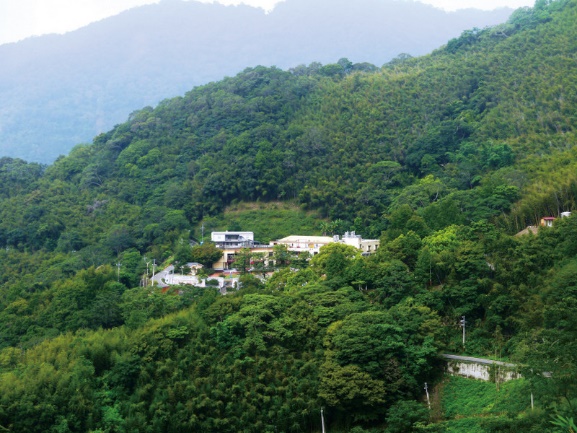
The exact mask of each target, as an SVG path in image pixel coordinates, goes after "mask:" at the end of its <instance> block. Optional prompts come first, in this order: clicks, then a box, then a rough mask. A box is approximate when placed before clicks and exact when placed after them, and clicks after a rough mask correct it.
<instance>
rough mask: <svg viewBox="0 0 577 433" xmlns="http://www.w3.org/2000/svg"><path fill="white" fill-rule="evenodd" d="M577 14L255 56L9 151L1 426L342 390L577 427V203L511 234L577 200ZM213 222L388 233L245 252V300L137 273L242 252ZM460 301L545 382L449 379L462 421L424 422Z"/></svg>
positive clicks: (160, 427) (137, 421)
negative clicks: (399, 44)
mask: <svg viewBox="0 0 577 433" xmlns="http://www.w3.org/2000/svg"><path fill="white" fill-rule="evenodd" d="M576 14H577V7H576V5H575V1H574V0H567V1H564V0H558V1H552V2H550V1H543V2H541V1H540V2H538V3H537V4H536V6H535V8H533V9H522V10H520V11H519V12H516V14H514V15H513V16H512V18H511V21H510V22H509V23H507V24H505V25H503V26H499V27H496V28H494V29H484V30H478V29H473V30H471V31H468V32H465V33H464V34H463V35H462V36H461V37H459V38H456V39H455V40H453V41H450V42H449V43H448V44H447V46H446V47H445V48H442V49H440V50H438V51H436V52H434V53H432V54H431V55H429V56H426V57H423V58H419V59H407V58H406V57H405V56H402V58H400V59H397V61H394V62H392V63H391V64H389V65H386V66H385V67H383V68H382V70H372V68H369V67H366V66H362V65H361V66H359V65H354V64H351V62H349V61H348V60H346V59H341V60H339V61H338V62H337V63H335V64H332V65H326V66H322V65H317V64H315V65H311V66H310V67H305V68H295V69H294V70H292V71H281V70H279V69H277V68H265V67H256V68H249V69H246V70H245V71H243V72H241V73H240V74H239V75H238V76H236V77H232V78H227V79H224V80H222V81H220V82H216V83H211V84H209V85H207V86H203V87H199V88H195V89H193V90H192V91H190V92H189V93H187V94H186V95H185V96H184V97H179V98H174V99H172V100H166V101H163V102H162V103H160V104H159V105H158V106H157V107H156V108H154V109H152V108H145V109H143V110H141V111H139V112H136V113H134V114H133V115H132V116H131V117H130V119H129V120H128V122H126V123H124V124H120V125H117V126H116V127H115V128H114V129H113V130H111V131H109V132H106V133H104V134H102V135H100V136H98V137H96V138H95V140H94V143H93V144H92V145H90V146H79V147H77V148H75V149H74V150H73V151H72V152H71V153H70V155H69V156H67V157H63V158H61V159H59V160H58V161H56V162H55V164H54V165H52V166H50V167H47V168H46V169H44V167H41V166H38V165H35V164H26V163H24V162H23V161H19V160H12V159H7V158H4V159H2V160H1V161H0V179H2V181H3V182H4V184H5V185H6V188H5V191H4V192H3V193H2V194H0V247H1V248H0V284H1V286H2V288H1V290H0V329H1V332H0V347H1V348H2V351H1V352H0V375H1V378H0V379H1V380H0V426H2V427H3V428H8V429H11V430H12V431H30V432H34V431H103V432H104V431H126V432H136V431H142V432H155V431H167V432H172V431H222V432H237V431H255V432H256V431H258V432H260V431H271V432H272V431H275V428H276V430H278V431H297V430H303V431H305V430H306V431H318V430H319V419H318V418H319V417H318V408H319V407H320V406H321V405H326V406H327V409H328V410H329V409H330V411H331V413H332V415H333V418H332V419H331V423H332V424H333V425H332V426H334V427H335V428H336V429H346V428H349V427H350V428H352V429H355V428H356V429H357V430H359V429H365V428H367V429H370V428H375V429H381V430H383V429H386V430H385V431H391V432H392V431H411V430H412V431H479V432H489V431H528V432H530V431H532V430H533V431H547V430H546V429H547V428H549V429H550V428H552V425H551V424H550V415H549V414H550V413H558V414H559V415H560V416H561V417H563V419H561V418H558V419H557V420H556V422H565V421H567V422H568V420H570V419H571V417H574V416H575V414H574V412H573V408H574V407H575V404H576V402H577V394H576V391H575V390H576V389H577V358H576V355H575V354H576V353H577V348H576V347H575V341H577V335H576V334H575V329H577V323H576V321H575V317H577V315H576V314H575V313H576V310H577V300H576V299H577V294H576V290H577V289H576V287H577V286H576V284H575V281H576V280H577V262H576V260H577V258H576V257H577V242H576V241H575V239H576V234H577V223H576V222H575V221H577V219H576V218H575V217H570V218H567V219H561V220H557V221H556V222H555V224H554V225H553V227H550V228H541V229H540V230H538V231H537V234H535V235H533V234H531V235H527V236H520V237H513V236H511V235H512V234H514V233H516V232H517V231H519V230H520V229H522V228H525V226H526V225H528V224H535V223H536V222H537V221H538V220H539V219H540V218H541V217H543V216H545V215H555V216H557V215H559V213H560V212H561V211H563V210H572V209H573V210H574V209H575V208H577V199H576V197H577V177H576V175H575V173H577V171H576V169H577V164H576V163H575V161H577V153H576V151H575V147H574V143H575V128H576V125H577V123H576V122H577V118H576V117H575V112H576V107H577V99H576V95H577V91H576V87H575V86H576V84H575V83H577V80H576V79H575V73H574V69H575V68H574V67H573V66H574V64H573V63H574V62H573V60H572V59H573V57H574V52H575V43H574V41H576V40H577V35H576V34H575V31H576V27H575V25H574V23H575V22H577V17H576ZM201 224H204V227H205V229H207V230H213V229H233V228H234V229H242V230H252V231H254V232H255V233H256V235H257V236H256V237H257V239H258V240H260V241H264V242H266V241H267V240H272V239H275V238H280V237H283V236H285V235H289V234H295V233H298V234H303V235H306V234H318V233H320V232H323V233H331V234H333V233H334V234H342V233H343V232H344V231H350V230H355V231H356V232H357V233H362V234H363V236H364V237H365V238H366V237H369V236H370V237H373V238H381V240H382V243H381V247H380V249H379V250H378V253H377V254H374V255H373V256H370V257H364V256H362V255H361V254H360V252H359V251H358V250H356V249H355V248H353V247H350V246H347V245H344V244H340V243H333V244H330V245H328V246H325V247H323V248H322V249H321V251H320V253H319V254H317V255H316V256H314V257H312V258H311V257H307V256H306V255H305V254H301V255H299V256H298V257H293V256H292V255H291V254H289V252H288V251H287V250H286V249H283V248H281V247H277V248H275V251H274V253H273V257H272V259H269V257H264V256H263V255H262V254H255V253H254V252H253V251H250V250H241V251H239V252H238V253H237V254H236V257H235V264H234V266H236V267H237V268H238V269H239V270H240V271H241V272H242V273H243V275H242V276H241V278H240V281H239V287H238V288H239V290H235V291H232V292H231V293H228V294H227V295H226V296H220V295H217V291H216V290H215V289H212V288H207V289H198V288H191V287H171V288H168V289H161V288H158V287H149V286H147V287H140V282H141V279H142V275H143V274H144V272H145V270H146V264H147V263H148V264H150V262H151V261H153V260H155V263H156V265H157V266H158V265H159V264H160V263H162V262H164V261H167V260H169V259H170V258H172V259H173V260H176V261H178V262H179V263H181V264H183V263H185V262H188V261H191V260H192V261H198V262H200V263H203V264H204V265H208V266H210V265H211V264H212V263H213V262H214V261H215V260H216V259H217V258H218V257H220V255H221V251H219V250H218V249H216V248H215V247H214V246H213V245H212V244H210V243H208V242H206V243H204V244H203V245H200V246H195V247H190V245H189V244H188V239H189V238H190V237H196V238H198V237H199V236H198V234H199V233H198V230H199V228H200V226H201ZM193 229H194V230H195V232H194V233H191V230H193ZM309 259H310V261H309ZM273 260H274V261H276V268H281V269H280V270H279V271H277V272H276V273H275V274H274V275H272V276H270V277H269V271H272V270H273V269H272V267H271V266H270V262H271V261H273ZM117 264H119V265H120V267H116V265H117ZM251 270H252V273H251ZM462 315H465V316H466V317H467V351H470V352H475V353H476V354H479V355H485V356H488V355H492V356H495V357H498V358H501V357H504V358H509V359H512V360H515V361H517V362H519V363H521V364H522V365H523V366H526V368H525V370H524V371H523V375H524V378H525V379H524V380H523V381H518V382H512V383H511V384H509V383H508V384H503V385H502V387H501V388H500V391H499V393H496V394H495V393H493V394H491V392H490V391H491V390H490V389H489V388H487V387H488V386H494V385H490V384H477V383H475V382H459V381H458V379H455V381H453V380H451V381H450V382H449V383H448V384H447V385H446V386H445V391H444V392H445V394H444V395H445V400H444V401H445V403H444V407H445V416H446V418H447V419H445V420H442V419H440V418H438V419H434V421H435V422H431V423H429V424H427V423H426V421H427V420H426V417H425V416H424V412H423V411H422V406H419V403H416V402H417V401H418V400H419V399H420V398H421V397H422V384H423V383H424V382H425V381H426V382H428V383H431V384H433V383H434V382H435V381H436V380H437V378H438V372H439V371H440V366H439V358H438V353H439V352H440V351H442V350H455V351H460V350H462V346H461V328H459V327H458V319H459V318H460V317H461V316H462ZM544 372H550V373H551V377H548V375H544V374H543V373H544ZM455 384H457V385H455ZM528 389H530V390H532V391H533V392H534V395H535V401H536V403H537V409H536V410H535V411H534V412H531V413H529V412H528V411H527V405H528V402H527V398H526V395H527V391H528ZM463 390H464V391H463ZM555 411H557V412H555ZM409 415H410V416H409ZM478 415H481V417H480V418H482V419H479V417H478ZM563 420H565V421H563ZM383 423H384V424H386V425H384V424H383ZM557 426H559V425H557ZM443 429H444V430H443ZM538 429H541V430H538Z"/></svg>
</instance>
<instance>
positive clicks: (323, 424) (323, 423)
mask: <svg viewBox="0 0 577 433" xmlns="http://www.w3.org/2000/svg"><path fill="white" fill-rule="evenodd" d="M321 425H322V427H323V433H325V416H324V415H323V408H322V407H321Z"/></svg>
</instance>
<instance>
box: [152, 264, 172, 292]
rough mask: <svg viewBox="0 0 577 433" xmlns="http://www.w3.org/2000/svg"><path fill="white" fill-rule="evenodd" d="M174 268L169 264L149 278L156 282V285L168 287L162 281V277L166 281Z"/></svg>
mask: <svg viewBox="0 0 577 433" xmlns="http://www.w3.org/2000/svg"><path fill="white" fill-rule="evenodd" d="M173 270H174V266H172V265H170V266H169V267H167V268H166V269H163V270H162V271H159V272H157V273H156V274H155V275H154V277H152V278H151V280H152V281H153V284H154V282H156V283H157V284H158V287H168V285H167V284H165V283H163V282H162V279H163V278H164V279H165V280H167V281H168V275H169V274H170V273H171V272H172V271H173Z"/></svg>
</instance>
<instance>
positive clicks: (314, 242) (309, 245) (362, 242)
mask: <svg viewBox="0 0 577 433" xmlns="http://www.w3.org/2000/svg"><path fill="white" fill-rule="evenodd" d="M334 242H338V243H341V244H346V245H351V246H353V247H355V248H358V249H359V250H361V253H362V254H363V255H370V254H373V253H374V252H376V251H377V250H378V248H379V244H380V242H379V240H375V239H363V238H362V237H361V236H360V235H357V234H355V232H346V233H345V234H344V235H343V237H342V239H341V238H340V237H339V236H332V237H331V236H299V235H295V236H288V237H286V238H282V239H279V240H278V241H273V242H271V245H278V244H280V245H286V246H287V249H288V250H289V251H293V252H297V253H298V252H303V251H308V252H309V253H310V254H311V255H313V256H314V255H315V254H318V253H319V251H320V249H321V247H324V246H325V245H328V244H331V243H334Z"/></svg>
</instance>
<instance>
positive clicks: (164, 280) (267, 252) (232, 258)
mask: <svg viewBox="0 0 577 433" xmlns="http://www.w3.org/2000/svg"><path fill="white" fill-rule="evenodd" d="M211 242H212V243H213V244H214V245H215V246H216V248H218V249H220V250H221V251H222V255H221V257H220V258H219V259H218V260H217V261H215V262H214V263H213V264H212V266H211V268H210V272H212V273H210V274H208V273H207V272H208V271H209V270H208V269H206V270H204V271H201V270H202V269H203V265H201V264H200V263H196V262H190V263H186V264H182V265H181V266H180V270H181V273H178V269H179V267H178V266H176V267H175V266H174V264H171V265H169V266H167V267H165V268H164V269H162V270H161V271H159V272H158V274H155V275H153V276H152V279H151V282H154V283H156V284H158V285H159V286H161V287H167V286H172V285H196V286H199V287H206V285H207V280H212V281H213V282H217V283H218V287H219V288H220V291H221V293H226V289H227V288H238V276H239V274H240V273H243V272H255V271H258V272H255V273H257V274H258V275H261V276H262V275H264V274H271V273H272V272H273V271H274V269H275V266H276V265H277V263H276V254H275V252H277V251H285V252H286V253H288V254H289V255H290V256H291V257H300V258H301V259H302V260H310V258H312V257H314V256H316V255H317V254H319V253H320V251H321V248H322V247H324V246H326V245H329V244H334V243H337V244H343V245H350V246H352V247H354V248H356V249H358V250H359V251H360V253H361V255H362V256H369V255H371V254H374V253H376V252H377V250H378V249H379V245H380V241H379V240H378V239H363V238H362V236H361V235H357V234H356V233H355V232H354V231H353V232H345V234H344V235H343V236H339V235H334V236H303V235H291V236H287V237H284V238H282V239H278V240H274V241H271V242H270V243H269V244H268V245H266V244H261V243H260V242H258V241H257V240H255V238H254V232H245V231H224V232H212V233H211ZM243 254H244V257H246V258H247V259H248V263H247V264H248V265H250V266H249V267H247V269H242V270H239V269H237V267H238V265H239V256H241V255H243ZM184 269H186V270H187V272H186V273H184V272H183V270H184ZM205 274H206V275H205ZM202 275H205V276H204V278H202Z"/></svg>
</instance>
